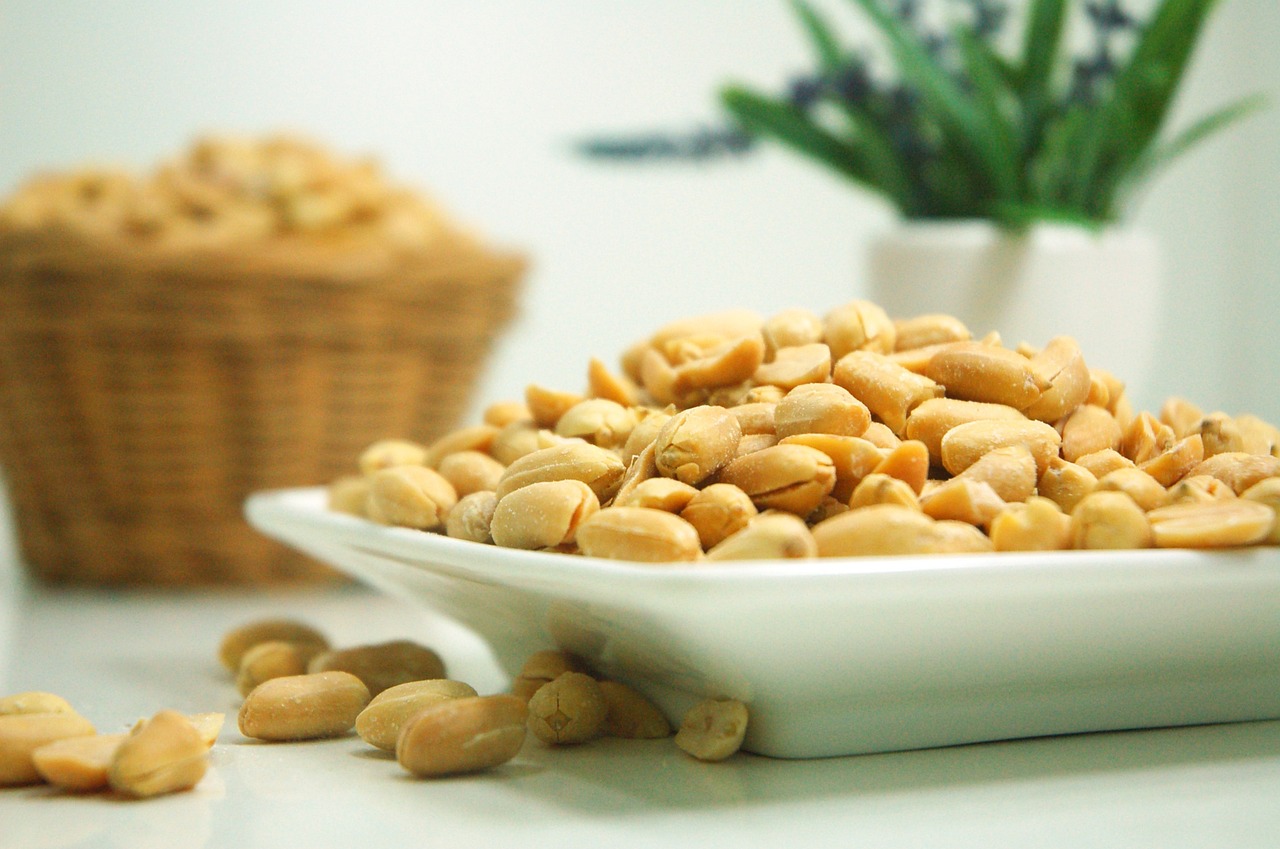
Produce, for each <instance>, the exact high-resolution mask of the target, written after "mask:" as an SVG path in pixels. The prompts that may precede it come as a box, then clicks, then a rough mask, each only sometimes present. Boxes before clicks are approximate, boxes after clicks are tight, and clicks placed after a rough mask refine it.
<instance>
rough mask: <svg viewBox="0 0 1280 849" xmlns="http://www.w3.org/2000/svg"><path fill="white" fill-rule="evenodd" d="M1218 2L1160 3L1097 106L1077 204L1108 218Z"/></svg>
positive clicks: (1075, 194)
mask: <svg viewBox="0 0 1280 849" xmlns="http://www.w3.org/2000/svg"><path fill="white" fill-rule="evenodd" d="M1216 2H1217V0H1164V2H1162V3H1161V4H1160V5H1159V7H1158V8H1157V9H1156V11H1155V14H1154V16H1153V17H1152V19H1151V20H1150V22H1149V23H1148V25H1147V27H1146V29H1145V30H1144V31H1143V32H1142V34H1141V36H1139V38H1138V42H1137V44H1136V45H1135V46H1134V49H1133V53H1132V55H1131V56H1130V58H1129V61H1128V62H1127V63H1126V64H1125V66H1124V67H1123V68H1121V70H1120V71H1119V73H1118V74H1117V76H1116V79H1115V83H1114V85H1113V86H1112V88H1111V91H1110V93H1109V94H1108V95H1107V96H1105V99H1104V100H1103V102H1102V104H1101V105H1100V106H1099V112H1098V115H1097V119H1096V122H1095V124H1094V129H1093V132H1091V133H1090V134H1088V137H1087V138H1086V140H1085V145H1084V148H1083V149H1082V150H1081V152H1080V154H1081V155H1080V160H1079V161H1080V170H1079V171H1078V172H1077V176H1076V181H1075V185H1074V187H1073V198H1074V199H1075V200H1076V202H1078V203H1080V204H1081V205H1083V206H1085V207H1086V208H1088V209H1091V210H1093V211H1094V212H1096V213H1098V214H1108V213H1109V211H1110V209H1111V206H1112V204H1113V201H1114V196H1115V192H1116V188H1117V186H1118V185H1119V183H1120V182H1121V181H1122V180H1123V178H1124V176H1125V174H1126V173H1127V172H1128V171H1129V170H1130V169H1131V168H1132V167H1133V165H1134V163H1135V162H1137V161H1138V160H1139V159H1140V158H1141V157H1142V155H1143V153H1144V152H1145V151H1146V150H1147V148H1148V147H1149V146H1150V145H1151V143H1152V142H1153V140H1154V139H1155V137H1156V135H1157V133H1159V131H1160V127H1161V125H1162V124H1163V123H1164V119H1165V115H1166V114H1167V113H1168V110H1169V106H1170V104H1171V102H1172V100H1173V96H1174V94H1175V93H1176V92H1177V89H1178V85H1179V83H1180V82H1181V81H1182V75H1183V72H1184V71H1185V70H1186V65H1187V61H1188V59H1189V58H1190V55H1191V50H1192V48H1193V47H1194V46H1195V43H1196V40H1197V38H1198V37H1199V34H1200V30H1201V28H1202V27H1203V25H1204V22H1205V19H1206V18H1207V17H1208V15H1209V12H1210V11H1211V10H1212V8H1213V6H1214V5H1215V3H1216Z"/></svg>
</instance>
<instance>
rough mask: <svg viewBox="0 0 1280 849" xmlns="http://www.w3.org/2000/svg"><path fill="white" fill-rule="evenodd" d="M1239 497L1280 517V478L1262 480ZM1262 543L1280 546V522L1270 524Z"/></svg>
mask: <svg viewBox="0 0 1280 849" xmlns="http://www.w3.org/2000/svg"><path fill="white" fill-rule="evenodd" d="M1214 480H1216V478H1215V479H1214ZM1240 497H1241V498H1244V499H1247V500H1249V501H1256V502H1258V503H1259V504H1265V505H1267V506H1268V507H1270V508H1271V509H1272V511H1273V512H1275V513H1276V514H1277V515H1280V478H1263V479H1262V480H1260V481H1258V482H1257V483H1255V484H1254V485H1253V486H1251V487H1249V488H1248V489H1246V490H1245V491H1244V492H1242V493H1241V494H1240ZM1263 541H1264V542H1266V543H1267V544H1268V545H1277V544H1280V520H1277V521H1273V522H1272V523H1271V530H1270V531H1268V533H1267V536H1266V538H1265V539H1264V540H1263Z"/></svg>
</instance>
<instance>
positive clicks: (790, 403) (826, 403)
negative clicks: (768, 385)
mask: <svg viewBox="0 0 1280 849" xmlns="http://www.w3.org/2000/svg"><path fill="white" fill-rule="evenodd" d="M869 424H871V413H870V411H869V410H867V407H866V405H865V404H863V403H862V402H861V401H859V400H858V399H857V398H854V397H853V396H852V395H850V394H849V390H847V389H845V388H843V387H840V386H836V385H835V384H834V383H806V384H804V385H801V386H797V387H795V388H794V389H792V390H791V391H790V392H788V393H787V394H786V396H785V397H784V398H783V399H782V400H781V401H779V402H778V406H777V408H776V409H775V410H774V433H776V434H777V435H778V436H779V437H781V438H785V437H788V436H795V435H796V434H801V433H831V434H836V435H839V436H861V435H862V434H863V433H865V432H866V430H867V426H868V425H869Z"/></svg>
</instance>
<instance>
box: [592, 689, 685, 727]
mask: <svg viewBox="0 0 1280 849" xmlns="http://www.w3.org/2000/svg"><path fill="white" fill-rule="evenodd" d="M599 685H600V694H601V695H602V696H604V704H605V720H604V727H605V731H606V732H607V733H608V734H609V735H610V736H611V737H623V738H626V739H628V740H656V739H658V738H661V737H670V736H671V723H669V722H667V718H666V717H665V716H663V715H662V711H660V710H658V707H657V705H655V704H654V703H653V702H651V701H649V700H648V699H647V698H645V697H644V695H643V694H641V693H640V692H639V691H637V690H635V689H633V688H631V687H628V686H627V685H626V684H623V683H622V682H620V681H600V682H599Z"/></svg>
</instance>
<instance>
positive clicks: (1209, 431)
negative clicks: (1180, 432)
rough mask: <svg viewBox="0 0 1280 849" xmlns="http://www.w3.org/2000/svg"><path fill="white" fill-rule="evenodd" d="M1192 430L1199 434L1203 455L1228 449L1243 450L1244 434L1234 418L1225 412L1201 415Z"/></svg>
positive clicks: (1206, 455) (1208, 455)
mask: <svg viewBox="0 0 1280 849" xmlns="http://www.w3.org/2000/svg"><path fill="white" fill-rule="evenodd" d="M1194 432H1195V433H1197V434H1199V436H1200V440H1201V444H1202V445H1203V446H1204V456H1205V457H1212V456H1213V455H1214V454H1225V453H1227V452H1228V451H1244V434H1243V433H1242V432H1241V430H1240V427H1239V425H1237V424H1236V422H1235V419H1233V418H1231V417H1230V416H1228V415H1227V414H1226V413H1210V414H1209V415H1207V416H1204V417H1202V418H1201V419H1200V421H1199V422H1198V423H1197V424H1196V428H1195V431H1194ZM1188 435H1190V434H1188Z"/></svg>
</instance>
